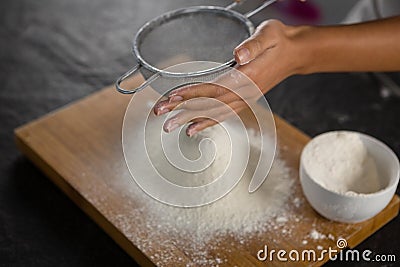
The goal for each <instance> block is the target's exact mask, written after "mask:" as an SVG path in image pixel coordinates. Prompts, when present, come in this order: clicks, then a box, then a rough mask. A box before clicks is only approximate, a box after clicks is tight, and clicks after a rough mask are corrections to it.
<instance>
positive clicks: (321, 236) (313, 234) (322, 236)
mask: <svg viewBox="0 0 400 267" xmlns="http://www.w3.org/2000/svg"><path fill="white" fill-rule="evenodd" d="M309 236H310V238H311V239H314V240H319V239H325V238H326V235H325V234H322V233H320V232H318V231H317V230H316V229H312V230H311V232H310V234H309Z"/></svg>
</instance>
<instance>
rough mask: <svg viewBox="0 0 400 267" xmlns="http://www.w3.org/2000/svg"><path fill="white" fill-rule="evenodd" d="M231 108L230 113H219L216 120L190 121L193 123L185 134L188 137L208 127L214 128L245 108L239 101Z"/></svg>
mask: <svg viewBox="0 0 400 267" xmlns="http://www.w3.org/2000/svg"><path fill="white" fill-rule="evenodd" d="M231 108H232V109H231V110H230V111H228V112H225V113H221V114H219V115H218V116H217V117H216V118H213V119H211V118H202V119H197V120H196V121H191V122H193V123H192V124H190V125H189V126H188V127H187V129H186V134H187V135H188V136H193V135H194V134H196V133H198V132H200V131H203V130H204V129H206V128H208V127H211V126H214V125H215V124H218V123H220V122H222V121H225V120H226V119H228V118H229V117H230V116H232V115H233V114H237V113H239V112H240V111H241V110H243V109H244V108H246V105H244V104H243V102H241V101H236V102H235V103H233V104H232V107H231Z"/></svg>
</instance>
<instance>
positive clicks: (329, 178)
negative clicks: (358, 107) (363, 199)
mask: <svg viewBox="0 0 400 267" xmlns="http://www.w3.org/2000/svg"><path fill="white" fill-rule="evenodd" d="M302 161H303V166H304V168H305V171H306V172H307V173H308V174H309V175H310V177H311V178H312V179H313V180H314V181H315V182H317V183H319V184H320V185H321V186H322V187H324V188H325V189H328V190H331V191H334V192H337V193H341V194H346V195H355V194H368V193H373V192H376V191H379V190H380V189H381V186H380V183H379V179H378V174H377V169H376V165H375V162H374V160H373V158H372V157H371V156H370V155H369V154H368V151H367V149H366V147H365V145H364V144H363V142H362V140H361V139H360V136H359V135H358V134H357V133H353V132H345V131H342V132H329V133H325V134H322V135H320V136H318V137H316V138H314V139H313V140H312V141H311V143H309V144H308V145H307V146H306V148H305V149H304V151H303V155H302Z"/></svg>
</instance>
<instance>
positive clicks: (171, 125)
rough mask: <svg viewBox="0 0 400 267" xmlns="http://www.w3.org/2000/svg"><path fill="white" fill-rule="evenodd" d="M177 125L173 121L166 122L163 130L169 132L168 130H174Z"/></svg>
mask: <svg viewBox="0 0 400 267" xmlns="http://www.w3.org/2000/svg"><path fill="white" fill-rule="evenodd" d="M178 127H179V124H177V123H174V122H167V123H166V125H165V127H164V130H165V131H166V132H167V133H170V132H172V131H173V130H175V129H176V128H178Z"/></svg>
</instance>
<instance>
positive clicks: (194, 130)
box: [186, 127, 197, 137]
mask: <svg viewBox="0 0 400 267" xmlns="http://www.w3.org/2000/svg"><path fill="white" fill-rule="evenodd" d="M186 133H187V135H189V137H192V136H193V135H194V134H196V133H197V130H196V129H195V127H190V128H188V129H187V132H186Z"/></svg>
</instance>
